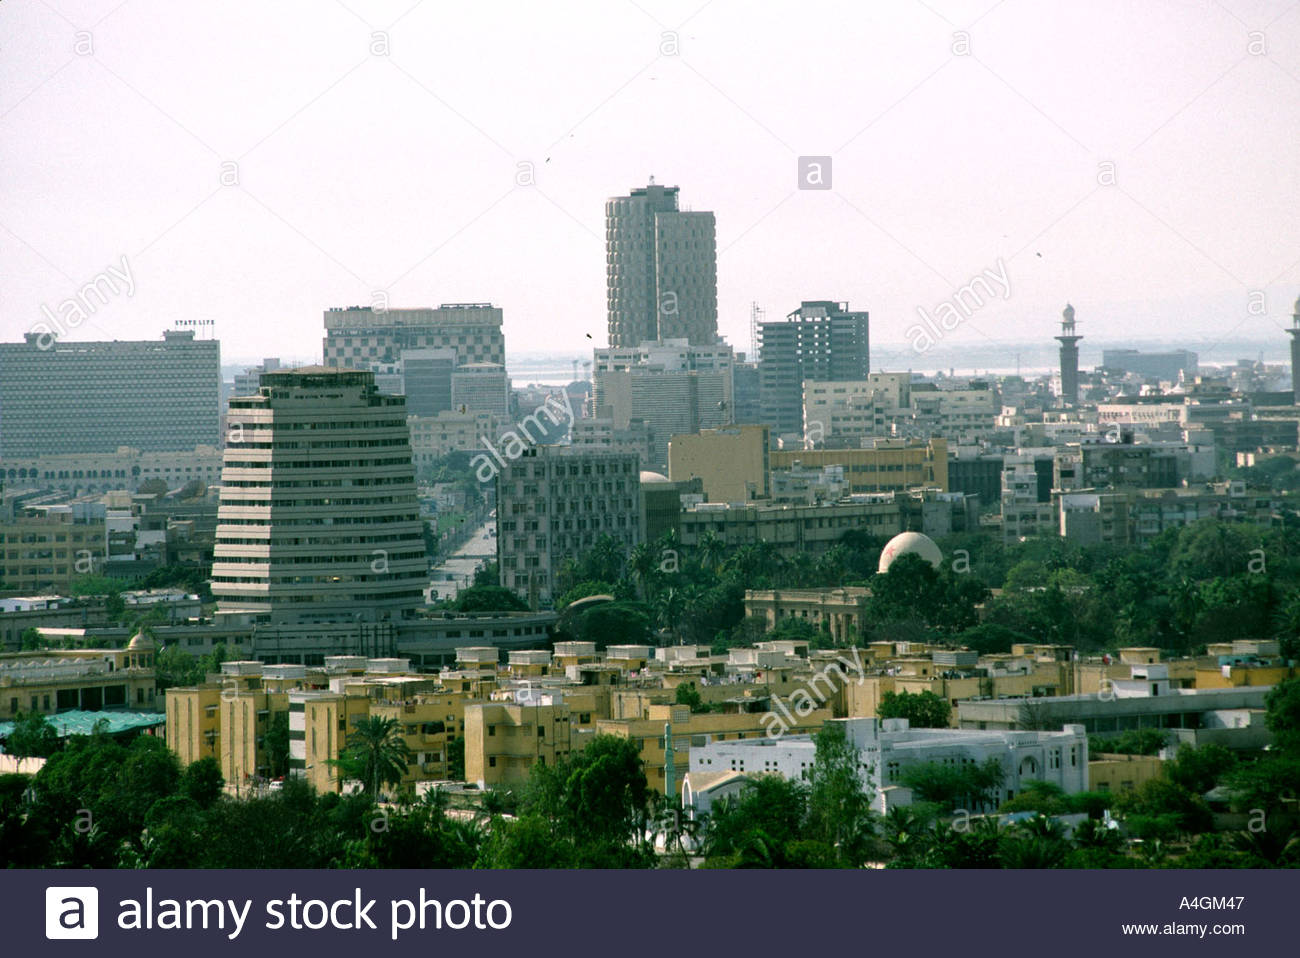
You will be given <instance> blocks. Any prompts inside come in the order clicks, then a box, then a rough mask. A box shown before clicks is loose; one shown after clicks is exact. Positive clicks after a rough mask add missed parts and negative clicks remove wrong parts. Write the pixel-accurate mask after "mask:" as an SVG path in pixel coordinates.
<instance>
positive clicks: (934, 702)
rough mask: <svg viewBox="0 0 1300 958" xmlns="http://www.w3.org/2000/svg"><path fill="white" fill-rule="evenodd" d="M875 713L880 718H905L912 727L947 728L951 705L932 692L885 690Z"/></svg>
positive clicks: (950, 715)
mask: <svg viewBox="0 0 1300 958" xmlns="http://www.w3.org/2000/svg"><path fill="white" fill-rule="evenodd" d="M876 714H877V715H878V716H879V717H880V718H882V719H888V718H905V719H907V720H908V724H909V725H910V726H911V727H912V728H947V727H948V725H949V720H950V718H951V717H952V706H951V705H950V704H948V702H947V700H946V699H942V698H940V697H939V696H937V695H935V694H934V693H933V692H930V691H928V690H927V691H924V692H885V693H884V694H882V695H881V696H880V705H879V707H877V709H876Z"/></svg>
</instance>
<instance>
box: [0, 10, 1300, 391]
mask: <svg viewBox="0 0 1300 958" xmlns="http://www.w3.org/2000/svg"><path fill="white" fill-rule="evenodd" d="M932 7H933V8H932V9H928V8H926V7H923V6H921V5H919V4H918V5H909V6H906V7H894V8H891V9H888V10H886V11H860V10H856V9H853V10H849V9H848V8H846V7H844V6H843V5H840V4H822V5H815V6H812V7H808V8H807V9H806V10H803V9H802V8H801V17H800V18H799V19H798V20H797V21H793V22H787V21H788V18H786V21H782V22H781V23H779V24H778V23H777V22H776V21H767V20H764V19H763V18H761V17H745V16H742V15H741V13H740V8H739V7H738V6H737V5H735V4H728V3H725V2H714V3H711V4H706V5H705V6H704V7H703V8H698V5H696V4H689V5H688V4H673V3H647V4H643V5H641V7H638V6H636V5H632V4H628V5H609V6H608V7H606V6H600V7H594V6H593V7H587V6H582V12H583V13H584V14H588V15H587V16H585V17H584V18H582V19H581V20H580V22H579V23H577V24H576V25H572V26H570V25H568V24H566V25H565V26H564V27H562V28H561V27H560V26H559V25H558V24H557V23H555V22H554V21H553V20H552V19H551V18H550V17H549V15H548V14H546V13H544V12H541V11H534V10H529V9H528V8H526V7H523V6H518V7H516V6H510V7H509V8H508V11H509V13H510V17H509V18H508V20H507V21H506V22H502V21H501V20H495V19H491V18H492V14H491V13H490V12H482V11H472V10H471V11H457V12H454V13H449V12H447V11H445V10H434V9H432V8H427V7H423V6H420V7H416V8H413V9H411V10H410V11H409V12H407V13H405V14H404V11H407V7H406V5H401V4H392V5H388V4H374V5H370V6H368V7H367V8H366V10H365V15H364V16H362V15H361V14H357V13H352V12H349V10H347V9H346V8H343V7H341V6H338V7H329V8H325V9H316V8H312V10H311V16H310V17H306V16H301V15H298V14H299V11H292V10H291V11H284V10H261V9H258V10H256V11H250V16H251V18H252V19H251V21H250V22H251V23H252V29H248V27H247V25H245V26H243V27H241V28H239V29H237V30H236V29H235V28H234V27H233V26H232V25H229V24H227V23H225V22H223V21H222V20H221V18H220V17H214V16H213V15H210V14H208V13H206V12H201V11H179V10H168V9H161V10H156V11H151V10H150V8H148V7H147V5H141V4H129V5H125V6H124V7H122V8H120V9H115V8H114V6H113V5H112V4H107V3H105V4H96V3H87V4H79V5H68V6H67V7H66V9H61V8H55V7H50V6H42V5H31V6H23V5H14V4H8V5H6V6H5V8H4V9H3V11H0V19H3V20H7V21H9V22H8V24H7V26H8V27H9V28H10V29H11V31H12V32H17V31H19V30H21V31H23V32H24V33H25V35H27V36H30V37H32V38H34V41H33V43H32V44H31V45H30V46H29V47H28V48H26V49H24V50H23V51H6V56H5V57H4V58H3V61H0V62H2V63H3V66H0V70H3V75H4V76H5V79H6V86H7V87H8V88H9V89H10V91H11V92H10V93H8V94H5V95H0V132H2V133H3V134H4V137H3V138H4V143H5V144H6V145H5V146H4V147H3V148H0V149H3V150H4V153H3V157H4V162H5V164H6V169H7V170H8V171H9V174H10V175H9V180H10V184H11V188H10V189H9V190H7V191H6V195H5V197H4V199H3V200H0V226H3V229H0V254H2V255H5V257H6V261H7V262H8V263H9V264H10V269H9V270H6V271H5V274H4V276H3V277H0V296H2V298H3V302H5V304H6V308H5V310H4V313H3V318H2V320H0V322H2V324H3V325H2V329H0V332H2V335H0V338H3V339H5V340H17V339H19V338H20V337H21V335H22V334H23V333H25V332H28V331H30V330H31V329H32V328H33V327H34V326H35V325H36V324H37V323H38V322H41V321H42V319H43V318H44V317H45V315H46V313H45V311H44V310H45V308H48V309H50V310H57V308H58V304H59V303H61V302H62V301H64V300H66V299H68V298H69V297H72V296H74V295H75V294H76V293H77V292H78V291H79V290H80V289H81V288H82V287H83V286H84V285H85V284H86V283H87V282H90V281H92V280H93V279H94V277H96V276H98V275H100V274H102V273H104V272H105V270H106V264H117V263H119V262H121V263H122V264H123V267H124V272H126V271H127V269H128V268H129V272H130V275H131V278H132V287H131V292H130V293H129V294H127V295H122V294H120V293H119V294H118V295H114V296H109V297H107V301H106V302H104V303H102V305H99V307H98V308H97V309H96V310H95V311H94V313H93V315H90V316H89V317H88V319H87V320H86V321H85V322H84V323H83V324H81V325H80V326H79V327H78V328H76V329H72V330H68V331H67V333H66V335H65V337H64V338H65V340H66V341H79V340H105V339H121V340H131V339H149V338H154V337H157V336H158V335H159V333H160V331H161V329H163V328H167V327H168V326H171V325H172V324H173V322H174V321H175V320H178V319H183V320H186V321H193V322H202V323H207V322H212V324H213V326H212V329H213V331H214V333H215V334H216V336H217V337H219V338H220V339H221V340H222V341H223V345H224V347H225V348H224V352H225V353H226V355H227V357H235V356H240V357H242V356H245V355H248V356H261V355H277V354H279V355H283V356H295V357H297V356H302V358H304V359H310V358H312V357H311V356H309V355H303V354H301V352H300V344H301V343H303V342H304V341H307V340H308V339H311V340H315V339H317V337H318V336H319V325H318V322H319V321H318V319H317V317H318V316H319V315H320V312H321V311H323V310H324V309H327V308H330V307H336V306H347V305H352V304H360V305H371V304H372V303H373V301H374V297H375V294H376V293H384V294H386V295H387V296H388V298H389V302H390V304H391V305H392V306H394V307H400V306H406V307H421V306H429V305H436V304H437V303H443V302H492V303H494V304H496V305H499V306H501V307H502V309H503V311H504V315H505V317H506V319H505V322H506V334H507V336H508V338H509V339H510V341H511V343H512V353H518V354H522V353H525V352H533V351H538V350H542V349H553V348H555V347H556V346H557V344H561V343H563V344H565V345H567V344H569V343H572V346H573V350H574V352H579V351H581V352H585V351H586V350H587V349H589V348H590V347H591V346H601V345H604V344H605V309H604V285H605V283H604V272H605V263H604V239H603V235H602V234H603V232H604V230H603V225H604V224H603V214H604V202H605V201H606V200H607V199H608V198H609V197H613V196H617V195H620V194H623V193H624V192H625V191H626V190H627V189H628V188H629V187H630V186H632V185H635V184H638V183H645V182H646V181H647V178H648V177H649V176H654V177H655V181H656V182H659V183H665V184H672V185H677V186H680V187H681V189H682V190H683V191H684V192H683V196H684V197H686V198H687V200H688V203H689V205H690V206H691V207H692V208H693V209H700V210H709V211H712V212H714V213H715V215H716V217H717V230H718V305H719V309H718V313H719V318H718V326H719V332H720V333H721V334H722V335H723V336H725V337H726V338H727V340H728V341H729V342H730V343H731V344H732V345H733V346H734V347H735V348H736V349H737V350H738V351H748V350H747V347H748V340H749V337H748V324H749V304H750V303H751V302H753V301H757V302H758V303H759V304H760V305H762V306H764V307H765V308H766V309H767V312H768V315H769V317H770V316H773V315H782V314H784V313H785V312H787V311H788V310H789V309H792V308H794V306H795V305H797V303H798V302H800V301H802V300H804V299H812V298H818V297H829V298H834V299H839V300H844V301H851V302H854V303H855V304H861V308H863V309H866V310H869V311H870V312H871V314H872V317H873V338H874V339H875V341H876V342H877V343H882V344H890V343H905V342H906V341H907V329H908V328H909V327H910V326H911V325H913V324H914V323H915V322H916V321H917V315H918V311H921V310H926V311H932V310H933V309H934V307H935V305H936V304H938V303H942V302H945V301H947V300H948V299H950V298H951V297H952V295H953V291H954V290H956V289H958V288H960V287H961V286H963V285H965V284H966V283H967V282H968V281H969V277H972V276H978V275H980V274H981V273H982V272H983V271H985V270H988V269H990V268H991V267H992V265H993V264H994V263H996V262H998V261H999V259H1004V260H1005V262H1006V275H1007V277H1008V279H1009V282H1010V283H1011V292H1010V294H1009V295H1008V296H1007V297H1006V299H1005V301H1001V300H999V301H997V302H993V303H989V304H988V305H987V306H986V307H985V308H983V309H982V310H981V311H980V313H979V314H977V315H975V316H973V317H972V318H971V319H970V320H969V322H967V323H965V324H963V327H962V328H961V329H960V330H958V331H955V332H954V333H953V334H952V335H951V337H950V340H952V342H954V343H956V344H958V345H965V346H968V347H972V346H979V347H987V348H996V347H997V346H998V344H1007V345H1009V346H1010V345H1014V344H1015V343H1020V342H1026V341H1033V342H1038V341H1044V340H1047V341H1050V336H1051V335H1052V331H1053V327H1054V325H1055V323H1056V319H1057V317H1058V316H1059V313H1060V310H1061V308H1062V306H1063V305H1064V303H1065V302H1067V301H1069V302H1072V303H1074V305H1075V306H1076V307H1077V309H1078V311H1079V320H1080V327H1081V332H1082V333H1083V334H1084V335H1085V336H1087V340H1085V355H1084V357H1083V364H1084V365H1085V366H1086V365H1088V363H1089V360H1088V357H1087V354H1086V349H1087V347H1088V346H1089V345H1092V344H1101V343H1103V342H1111V343H1114V342H1123V341H1124V337H1125V335H1126V334H1128V333H1129V332H1131V331H1132V330H1134V329H1140V330H1142V332H1143V333H1144V334H1145V335H1158V336H1161V337H1162V338H1165V339H1175V338H1177V339H1179V341H1183V342H1185V345H1186V346H1187V347H1188V348H1191V349H1195V350H1197V351H1199V352H1201V354H1202V355H1203V356H1206V357H1207V360H1208V359H1209V355H1210V354H1211V352H1212V350H1211V349H1208V348H1207V347H1209V346H1213V345H1214V343H1215V342H1216V340H1218V339H1219V338H1221V337H1233V336H1238V337H1241V338H1243V339H1248V340H1251V341H1259V340H1271V339H1272V338H1274V337H1277V338H1278V339H1284V333H1283V330H1284V329H1285V327H1286V326H1287V325H1288V323H1289V318H1290V307H1291V303H1292V302H1293V301H1294V299H1295V293H1296V291H1297V290H1300V260H1297V257H1296V255H1295V254H1296V251H1297V247H1298V246H1300V226H1297V225H1296V224H1297V223H1300V216H1297V215H1296V213H1297V212H1298V210H1297V208H1296V205H1297V200H1296V197H1297V196H1300V191H1297V190H1295V189H1294V188H1293V187H1294V185H1295V184H1294V179H1295V171H1294V169H1290V168H1288V167H1287V165H1286V164H1285V163H1284V162H1283V161H1282V158H1283V157H1286V156H1288V155H1289V148H1290V147H1289V138H1288V136H1287V133H1288V131H1289V130H1290V129H1293V128H1294V126H1295V121H1296V120H1297V119H1300V98H1296V97H1295V96H1294V95H1293V94H1294V86H1293V85H1297V86H1300V11H1297V10H1295V9H1294V8H1290V7H1288V6H1287V5H1286V4H1283V3H1261V4H1253V5H1250V4H1226V5H1206V6H1205V7H1200V8H1195V9H1178V10H1174V9H1173V8H1166V7H1153V8H1149V9H1143V10H1138V11H1134V10H1131V9H1129V8H1127V7H1125V8H1122V11H1121V8H1120V7H1119V6H1115V7H1114V9H1113V10H1112V11H1110V13H1114V14H1115V15H1116V16H1117V17H1121V21H1120V22H1124V23H1126V24H1128V25H1129V29H1126V30H1125V31H1115V30H1113V29H1110V27H1109V25H1108V24H1109V23H1110V22H1112V20H1113V19H1114V18H1112V17H1110V16H1109V15H1108V11H1107V10H1106V8H1104V7H1103V8H1096V9H1094V10H1090V11H1087V12H1084V11H1068V12H1066V13H1064V14H1063V15H1062V16H1061V17H1060V18H1058V19H1057V20H1055V21H1050V22H1049V21H1048V20H1046V19H1045V18H1044V19H1039V17H1040V16H1041V15H1040V14H1039V13H1038V12H1037V11H1036V10H1034V9H1032V8H1029V7H1027V6H1026V5H1024V4H1016V3H1005V4H935V5H932ZM697 8H698V9H697ZM305 11H306V8H303V11H301V12H305ZM832 17H836V18H838V21H837V22H842V24H843V25H842V28H840V29H836V30H830V29H827V24H828V23H830V22H832V20H831V18H832ZM101 18H102V19H101ZM845 18H847V19H845ZM371 19H372V20H373V22H369V20H371ZM154 21H156V22H157V24H158V25H159V26H158V28H159V29H172V30H176V31H185V30H191V31H194V32H196V33H202V34H203V35H204V36H205V40H207V41H208V43H207V44H205V45H204V47H203V48H202V49H195V50H186V51H185V52H184V54H183V55H181V53H180V51H179V50H177V49H171V48H169V49H162V48H159V47H158V46H157V45H155V44H152V43H151V41H150V36H151V34H150V33H149V32H148V30H147V29H146V26H147V25H148V24H150V23H151V22H154ZM488 34H490V35H491V36H492V43H493V51H494V55H493V63H494V66H495V67H496V69H497V73H496V74H495V75H493V76H492V77H491V78H490V79H491V80H492V81H493V82H492V83H486V82H478V81H479V80H480V79H483V75H482V71H481V70H479V69H475V67H476V66H477V64H478V59H479V51H480V47H479V45H476V44H474V43H465V42H464V40H465V39H466V38H472V37H475V36H480V35H488ZM1256 34H1258V36H1256ZM1153 37H1157V38H1160V39H1161V40H1162V41H1163V45H1160V46H1154V47H1153V46H1152V44H1151V43H1149V42H1148V40H1149V38H1153ZM791 47H798V48H809V49H816V50H817V51H819V54H820V56H818V57H817V69H816V70H807V69H805V68H804V67H803V66H802V63H803V62H804V61H803V58H801V57H794V58H791V57H788V55H787V54H788V50H789V49H790V48H791ZM234 62H238V63H240V64H241V65H242V67H243V68H242V69H241V70H240V71H237V72H235V73H231V72H230V71H229V70H228V66H229V64H230V63H234ZM1062 64H1063V65H1064V66H1061V65H1062ZM232 102H238V103H239V104H240V107H239V109H231V104H232ZM685 104H689V105H690V109H689V110H687V109H683V108H682V107H683V105H685ZM412 118H414V119H412ZM140 144H148V147H147V148H142V147H141V146H140ZM430 156H433V157H435V159H436V163H434V164H431V163H430ZM806 156H813V157H817V156H830V157H831V159H832V164H831V167H830V169H829V171H828V172H829V174H830V177H831V188H830V189H829V190H820V189H805V190H800V189H797V188H796V187H797V185H798V177H797V171H798V160H799V158H800V157H806ZM431 170H436V174H435V173H433V172H430V171H431ZM223 184H225V185H223ZM322 195H328V196H330V197H331V198H332V200H333V202H331V203H330V204H326V205H322V204H320V203H319V202H318V199H317V198H318V197H319V196H322ZM864 264H866V267H865V268H864ZM1252 297H1253V298H1252ZM96 327H98V328H96ZM589 334H590V335H591V337H592V339H591V340H588V339H587V338H586V337H587V335H589ZM948 347H950V344H949V343H947V342H946V343H943V344H940V347H936V352H935V356H934V357H933V358H935V359H937V358H939V354H940V352H941V351H942V348H948ZM924 358H930V357H923V359H924ZM1211 361H1212V360H1211ZM913 365H914V367H915V368H926V367H927V366H928V367H931V368H933V367H946V366H948V365H950V363H948V362H942V363H940V362H928V363H927V362H916V363H914V364H913Z"/></svg>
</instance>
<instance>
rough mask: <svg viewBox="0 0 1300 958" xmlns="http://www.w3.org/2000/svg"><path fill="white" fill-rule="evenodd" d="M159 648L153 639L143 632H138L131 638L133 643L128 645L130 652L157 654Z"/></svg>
mask: <svg viewBox="0 0 1300 958" xmlns="http://www.w3.org/2000/svg"><path fill="white" fill-rule="evenodd" d="M157 649H158V646H157V644H156V643H155V642H154V640H153V639H151V638H149V636H147V635H145V634H144V633H143V632H137V633H136V634H135V635H133V636H132V637H131V641H130V642H128V643H127V644H126V650H127V651H128V652H155V651H157Z"/></svg>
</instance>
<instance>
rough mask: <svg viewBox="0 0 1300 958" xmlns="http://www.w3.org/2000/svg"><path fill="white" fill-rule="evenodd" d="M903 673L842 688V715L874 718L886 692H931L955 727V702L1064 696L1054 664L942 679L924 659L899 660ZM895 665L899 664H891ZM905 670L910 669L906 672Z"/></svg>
mask: <svg viewBox="0 0 1300 958" xmlns="http://www.w3.org/2000/svg"><path fill="white" fill-rule="evenodd" d="M902 661H903V662H904V663H905V664H904V665H903V666H902V668H903V669H904V672H903V674H899V675H868V676H866V678H864V679H863V680H862V681H861V682H857V681H850V682H849V683H848V684H847V685H846V686H845V689H844V697H845V713H846V715H847V717H848V718H875V717H878V715H879V709H880V700H881V698H882V697H883V695H884V693H886V692H895V693H899V692H910V693H912V694H913V695H917V694H920V693H921V692H933V693H934V694H935V695H937V696H939V697H940V698H942V699H946V700H947V702H948V704H949V705H950V706H952V718H951V722H950V724H951V726H952V727H953V728H956V727H957V703H958V702H961V701H963V700H965V699H973V698H986V699H987V698H995V699H1005V698H1022V697H1024V698H1042V697H1044V696H1055V695H1062V694H1065V693H1064V692H1062V691H1061V688H1062V685H1063V683H1064V682H1065V675H1063V672H1062V668H1061V667H1060V664H1059V663H1055V662H1036V663H1034V669H1033V671H1032V672H1028V673H1015V672H1013V673H1009V674H1006V675H996V674H995V675H957V676H955V677H951V676H945V675H944V674H943V672H944V670H943V669H942V667H936V666H934V665H933V664H932V663H931V662H930V661H929V660H928V659H925V660H916V661H913V660H902ZM891 664H892V665H898V664H899V661H898V660H895V662H893V663H891ZM909 670H911V671H910V672H909Z"/></svg>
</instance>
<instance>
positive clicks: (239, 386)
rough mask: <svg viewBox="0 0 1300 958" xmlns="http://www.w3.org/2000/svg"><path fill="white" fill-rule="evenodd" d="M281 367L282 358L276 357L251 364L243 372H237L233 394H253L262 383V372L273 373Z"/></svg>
mask: <svg viewBox="0 0 1300 958" xmlns="http://www.w3.org/2000/svg"><path fill="white" fill-rule="evenodd" d="M279 368H280V360H279V359H276V358H274V357H272V358H270V359H263V360H262V363H261V365H260V366H250V367H248V368H247V369H245V370H244V371H243V372H242V373H235V382H234V391H233V392H232V393H231V395H232V396H251V395H253V393H255V392H257V387H258V386H260V385H261V384H262V373H273V372H275V371H276V370H277V369H279Z"/></svg>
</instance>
